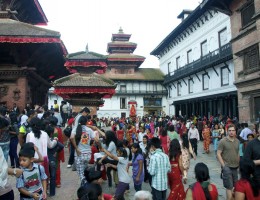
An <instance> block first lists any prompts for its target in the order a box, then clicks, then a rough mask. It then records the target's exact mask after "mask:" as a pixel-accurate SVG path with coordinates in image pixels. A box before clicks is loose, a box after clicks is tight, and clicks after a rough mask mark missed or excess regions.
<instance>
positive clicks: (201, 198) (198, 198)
mask: <svg viewBox="0 0 260 200" xmlns="http://www.w3.org/2000/svg"><path fill="white" fill-rule="evenodd" d="M209 185H210V186H211V188H212V190H209V194H210V197H211V200H217V199H218V190H217V187H216V186H215V185H213V184H211V183H210V182H208V181H204V182H202V183H200V182H196V183H194V184H193V185H191V186H190V188H189V189H191V191H192V198H191V197H190V196H189V195H188V191H189V189H188V190H187V192H186V195H187V198H186V199H193V200H206V196H205V194H204V190H203V188H207V187H209Z"/></svg>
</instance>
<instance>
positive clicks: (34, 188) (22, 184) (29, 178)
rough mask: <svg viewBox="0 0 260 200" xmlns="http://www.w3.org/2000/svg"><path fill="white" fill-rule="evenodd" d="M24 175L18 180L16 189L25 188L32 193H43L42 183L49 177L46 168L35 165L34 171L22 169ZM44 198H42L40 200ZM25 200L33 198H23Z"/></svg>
mask: <svg viewBox="0 0 260 200" xmlns="http://www.w3.org/2000/svg"><path fill="white" fill-rule="evenodd" d="M22 169H23V170H24V171H23V174H22V175H21V176H20V177H19V178H17V179H16V180H17V182H16V187H17V188H18V189H19V188H23V189H25V190H27V191H28V192H31V193H37V192H39V191H43V187H42V181H43V180H46V179H47V178H48V177H47V175H46V174H45V171H44V168H43V166H41V165H38V164H35V163H33V167H32V169H31V170H30V169H27V168H22ZM41 198H42V196H41V197H40V199H41ZM23 199H24V200H31V199H33V198H23Z"/></svg>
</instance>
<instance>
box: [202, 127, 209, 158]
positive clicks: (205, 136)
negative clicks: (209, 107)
mask: <svg viewBox="0 0 260 200" xmlns="http://www.w3.org/2000/svg"><path fill="white" fill-rule="evenodd" d="M202 135H203V139H204V140H203V147H204V150H205V152H206V153H209V145H210V129H209V128H204V129H203V131H202Z"/></svg>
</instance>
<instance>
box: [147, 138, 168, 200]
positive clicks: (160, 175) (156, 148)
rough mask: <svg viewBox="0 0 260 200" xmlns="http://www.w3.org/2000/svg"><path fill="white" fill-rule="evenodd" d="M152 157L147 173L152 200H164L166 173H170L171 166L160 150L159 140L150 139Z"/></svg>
mask: <svg viewBox="0 0 260 200" xmlns="http://www.w3.org/2000/svg"><path fill="white" fill-rule="evenodd" d="M150 142H151V148H150V149H151V150H152V155H151V158H150V163H149V166H148V172H149V173H150V175H151V176H152V194H153V200H165V199H166V191H167V188H168V177H167V174H168V172H170V171H171V165H170V161H169V158H168V156H167V155H166V154H165V153H163V151H162V149H161V141H160V139H159V138H152V139H151V141H150Z"/></svg>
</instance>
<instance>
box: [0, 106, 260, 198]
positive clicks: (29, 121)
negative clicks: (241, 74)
mask: <svg viewBox="0 0 260 200" xmlns="http://www.w3.org/2000/svg"><path fill="white" fill-rule="evenodd" d="M106 126H107V127H111V129H110V130H107V131H104V129H103V128H104V127H106ZM65 129H66V132H65ZM258 131H259V128H258V125H257V124H255V126H254V128H253V129H252V130H251V129H250V128H249V127H248V124H247V123H242V124H239V122H238V120H237V118H235V117H234V118H232V119H231V118H229V117H223V116H221V115H218V116H210V117H209V118H207V117H198V116H192V117H191V118H188V119H187V118H185V117H174V116H173V117H169V116H165V117H156V116H143V117H135V116H133V117H129V118H101V119H98V118H97V117H95V116H90V110H89V109H88V108H87V107H84V108H83V109H82V110H81V111H80V112H79V113H73V112H71V111H70V109H69V107H68V106H67V105H66V102H64V101H63V102H62V105H61V106H59V105H58V104H57V102H54V105H53V106H52V107H51V108H50V109H48V107H47V106H42V107H40V106H35V107H34V108H31V107H30V106H29V105H27V106H26V108H25V109H24V110H23V111H22V112H20V111H19V109H18V108H17V106H16V105H14V107H13V108H12V109H10V110H8V109H7V108H6V107H4V106H0V147H1V148H0V161H1V163H3V170H2V171H1V172H0V180H1V182H0V200H2V199H3V200H9V199H10V200H12V199H14V194H13V189H12V187H11V186H10V184H9V182H8V178H7V174H10V175H15V176H16V177H17V184H16V187H17V189H18V191H19V193H20V199H25V200H27V199H46V198H47V196H55V188H56V187H58V188H59V187H62V180H61V170H62V169H61V167H60V163H61V162H65V155H64V146H66V145H68V147H69V151H70V154H69V158H68V165H67V167H68V168H72V169H73V170H75V171H77V173H78V176H79V180H80V182H81V184H80V187H79V189H78V191H77V196H78V199H80V200H85V199H87V200H91V199H95V200H96V199H107V200H109V199H114V200H116V199H117V200H119V199H124V196H125V194H127V193H128V192H129V190H130V183H131V182H133V185H134V190H135V191H136V194H135V197H134V198H135V199H139V200H141V199H148V200H150V199H153V200H165V199H168V200H172V199H176V200H182V199H198V200H204V199H205V200H209V199H211V200H214V199H218V191H217V187H216V185H214V184H213V183H211V182H210V174H209V169H208V166H207V165H206V164H204V163H201V162H198V163H197V164H196V165H195V169H194V173H195V178H196V182H195V183H194V184H192V185H190V186H188V189H187V190H186V191H185V189H184V188H185V187H184V186H185V184H187V182H188V180H187V179H188V171H189V168H190V160H191V159H194V160H195V159H198V143H199V142H200V141H202V142H203V149H204V152H203V153H205V154H209V153H210V149H211V148H210V145H211V144H213V149H214V155H215V156H216V159H218V161H219V163H220V167H221V176H222V179H223V185H224V187H225V188H226V198H227V199H239V200H240V199H260V193H259V188H260V135H259V132H258ZM18 144H19V145H20V147H21V149H20V151H19V154H18V155H17V148H18ZM9 157H10V163H11V166H9V167H8V165H7V163H8V159H9ZM129 170H131V173H129ZM238 171H240V179H239V180H238ZM129 174H132V177H130V175H129ZM104 180H107V183H108V187H109V188H110V191H111V194H113V195H111V194H104V193H103V192H102V187H101V183H102V182H103V181H104ZM144 182H146V183H149V185H150V187H151V190H150V191H143V190H142V184H143V183H144ZM113 185H114V186H115V189H113ZM168 189H169V192H168V193H167V190H168Z"/></svg>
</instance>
